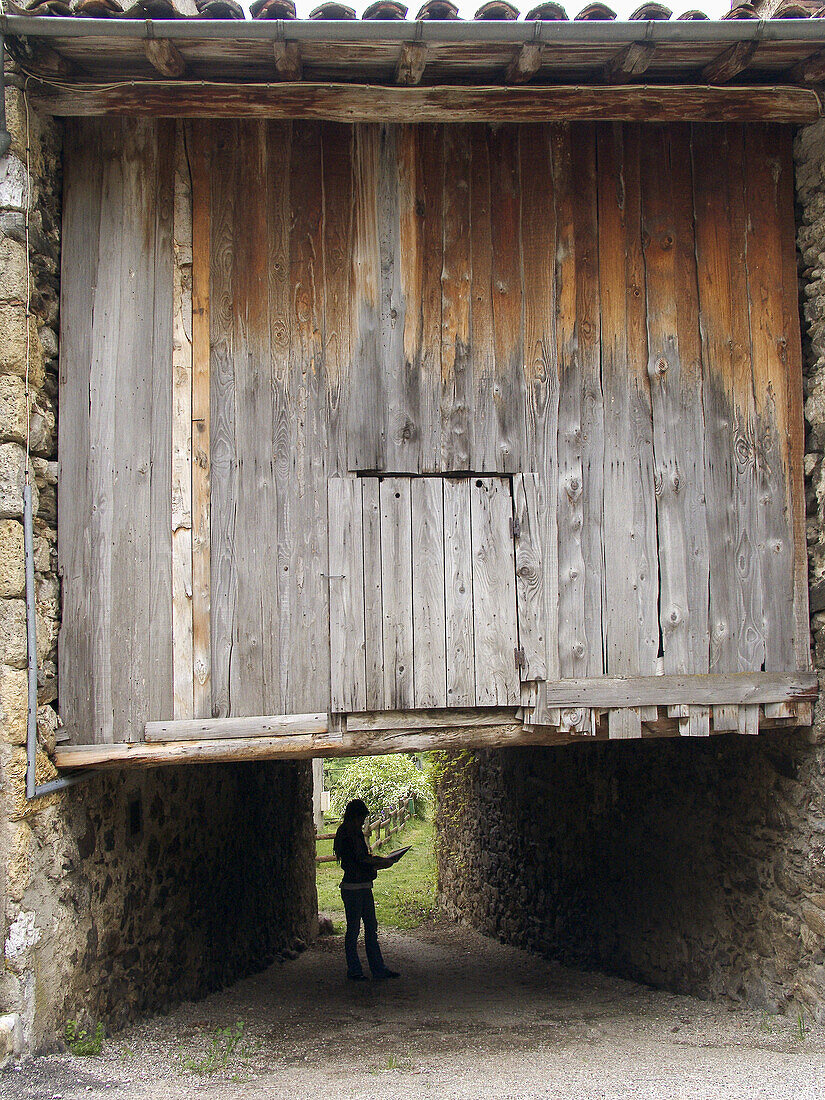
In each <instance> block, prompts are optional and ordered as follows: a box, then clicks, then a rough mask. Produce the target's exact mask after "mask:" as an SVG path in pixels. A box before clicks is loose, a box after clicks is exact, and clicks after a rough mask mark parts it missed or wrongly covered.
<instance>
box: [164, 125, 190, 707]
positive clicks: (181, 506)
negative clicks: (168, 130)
mask: <svg viewBox="0 0 825 1100" xmlns="http://www.w3.org/2000/svg"><path fill="white" fill-rule="evenodd" d="M184 126H185V124H184V123H182V122H181V123H178V124H177V126H176V130H175V206H174V259H175V265H174V288H173V294H174V338H173V344H172V372H173V377H172V670H173V681H174V698H173V713H174V717H175V718H176V719H181V718H194V646H193V634H192V631H193V620H192V186H191V176H190V168H189V158H188V156H187V151H186V137H185V130H184ZM161 717H162V716H161Z"/></svg>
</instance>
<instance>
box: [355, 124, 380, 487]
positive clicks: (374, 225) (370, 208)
mask: <svg viewBox="0 0 825 1100" xmlns="http://www.w3.org/2000/svg"><path fill="white" fill-rule="evenodd" d="M379 152H380V150H379V142H378V131H377V129H376V128H375V127H371V126H356V127H355V134H354V151H353V170H354V189H355V211H354V230H353V232H354V239H353V251H352V316H353V360H352V366H353V370H352V392H353V393H354V394H357V395H358V398H357V400H353V401H351V402H349V405H348V414H347V444H348V454H349V467H350V469H351V470H381V469H383V468H384V440H383V427H384V413H383V403H384V389H383V374H382V370H381V345H380V331H379V330H380V319H379V310H380V293H381V270H380V254H379V229H378V202H377V196H378V180H379Z"/></svg>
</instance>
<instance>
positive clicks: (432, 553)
mask: <svg viewBox="0 0 825 1100" xmlns="http://www.w3.org/2000/svg"><path fill="white" fill-rule="evenodd" d="M410 496H411V505H412V600H413V650H414V654H415V670H414V705H415V706H416V707H446V705H447V653H446V639H447V636H446V626H445V621H444V608H445V604H444V500H443V492H442V483H441V478H434V477H420V478H413V480H412V482H411V485H410Z"/></svg>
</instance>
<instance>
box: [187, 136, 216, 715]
mask: <svg viewBox="0 0 825 1100" xmlns="http://www.w3.org/2000/svg"><path fill="white" fill-rule="evenodd" d="M185 132H186V142H187V151H188V155H189V165H190V169H191V173H192V437H191V443H192V660H193V676H194V683H193V711H194V717H195V718H209V717H211V715H212V675H211V671H212V631H211V617H212V615H211V574H212V566H211V535H210V527H211V520H210V498H211V466H212V447H211V443H210V416H211V410H210V403H211V398H210V372H211V355H210V319H209V290H210V287H209V283H210V268H211V260H210V252H211V247H210V246H211V234H212V230H211V205H212V183H211V164H210V157H209V153H208V149H209V145H210V141H211V134H212V129H211V126H210V125H209V124H208V123H204V122H199V121H195V122H188V123H187V124H186V131H185Z"/></svg>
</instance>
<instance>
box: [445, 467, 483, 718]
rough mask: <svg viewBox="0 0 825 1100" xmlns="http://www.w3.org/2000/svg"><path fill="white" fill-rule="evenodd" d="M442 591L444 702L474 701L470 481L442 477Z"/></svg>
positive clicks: (470, 703)
mask: <svg viewBox="0 0 825 1100" xmlns="http://www.w3.org/2000/svg"><path fill="white" fill-rule="evenodd" d="M444 578H445V580H444V589H445V592H444V595H445V606H446V612H445V618H446V634H447V705H448V706H450V707H467V706H474V705H475V698H476V684H475V650H474V644H473V558H472V536H471V530H470V485H469V482H468V480H467V478H445V480H444Z"/></svg>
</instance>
